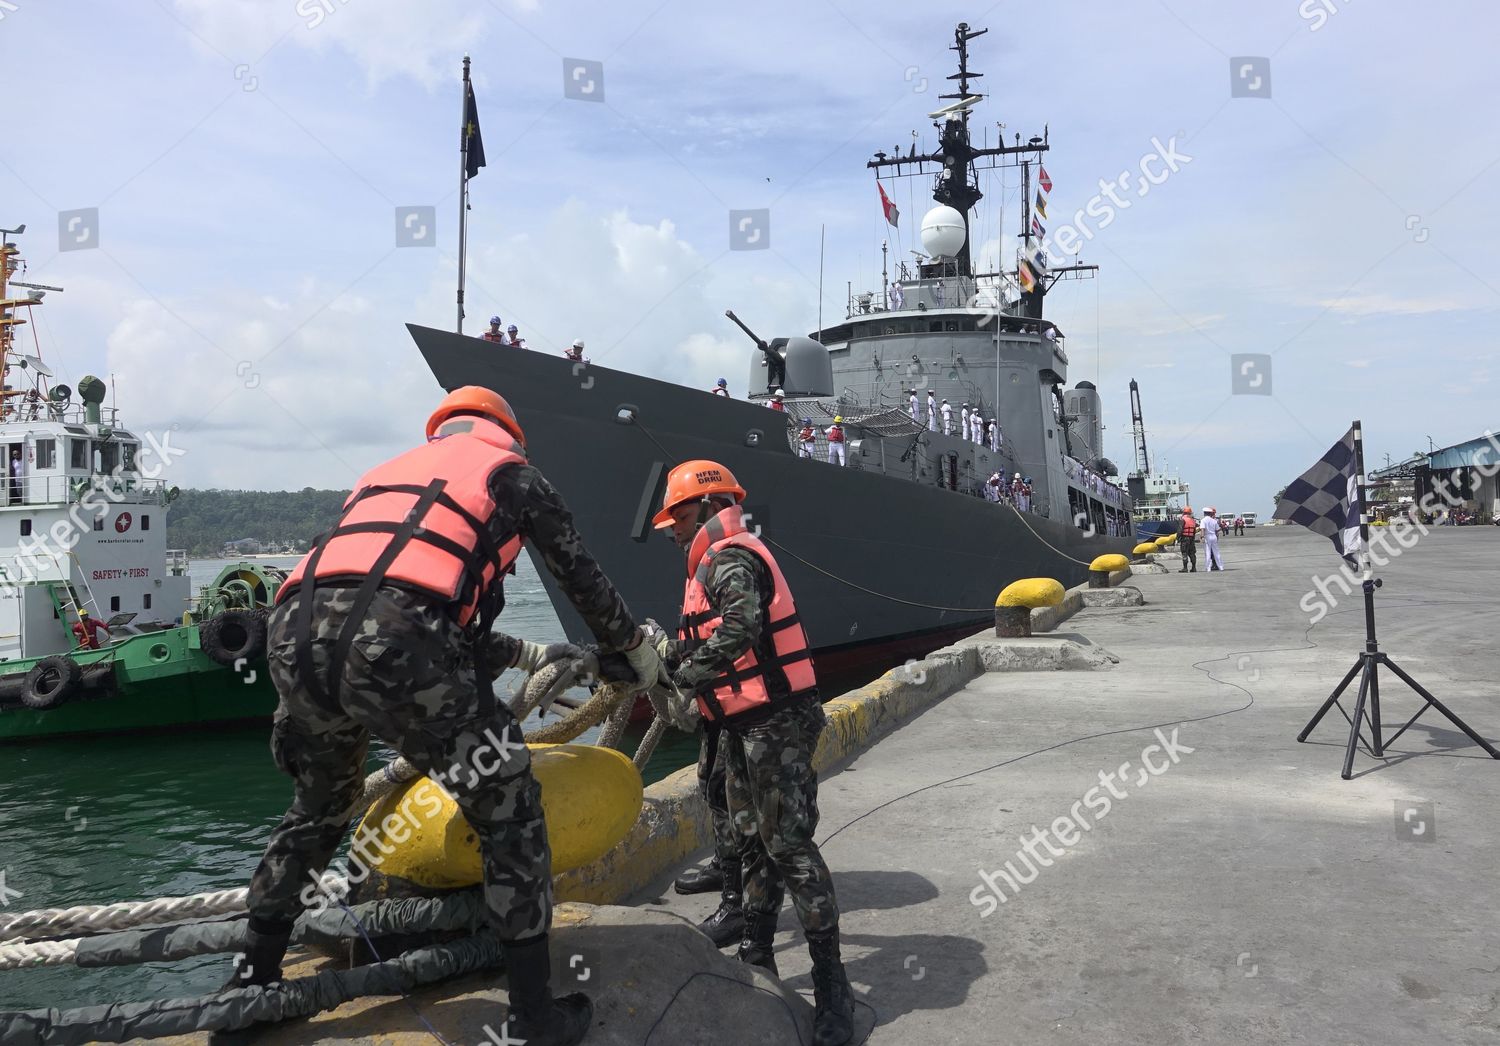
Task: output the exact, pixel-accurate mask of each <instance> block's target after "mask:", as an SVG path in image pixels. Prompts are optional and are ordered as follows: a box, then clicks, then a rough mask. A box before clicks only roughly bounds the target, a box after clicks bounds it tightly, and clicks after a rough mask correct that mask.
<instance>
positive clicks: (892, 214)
mask: <svg viewBox="0 0 1500 1046" xmlns="http://www.w3.org/2000/svg"><path fill="white" fill-rule="evenodd" d="M875 188H877V189H879V190H880V209H881V210H883V211H885V220H886V221H887V222H889V223H890V224H891V228H893V229H894V228H900V225H899V224H898V223H899V222H900V220H901V212H900V211H898V210H896V205H895V204H894V203H892V202H891V198H890V197H889V196H887V195H886V194H885V186H883V185H881V184H880V179H878V178H877V179H876V180H875Z"/></svg>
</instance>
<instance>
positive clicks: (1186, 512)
mask: <svg viewBox="0 0 1500 1046" xmlns="http://www.w3.org/2000/svg"><path fill="white" fill-rule="evenodd" d="M1182 514H1183V515H1184V516H1191V515H1192V514H1193V506H1191V505H1189V506H1188V507H1187V508H1185V509H1183V510H1182Z"/></svg>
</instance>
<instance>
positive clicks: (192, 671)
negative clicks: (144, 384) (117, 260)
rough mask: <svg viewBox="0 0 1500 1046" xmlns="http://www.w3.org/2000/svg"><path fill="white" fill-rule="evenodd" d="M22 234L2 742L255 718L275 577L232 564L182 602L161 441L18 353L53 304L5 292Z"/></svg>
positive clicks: (97, 394) (0, 652)
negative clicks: (24, 331) (36, 316)
mask: <svg viewBox="0 0 1500 1046" xmlns="http://www.w3.org/2000/svg"><path fill="white" fill-rule="evenodd" d="M25 228H26V227H25V226H24V225H22V226H20V227H19V228H17V229H10V230H0V234H3V236H0V349H3V361H4V362H3V368H0V370H3V379H0V460H3V462H4V465H5V473H4V475H3V476H0V742H13V741H22V740H30V739H35V738H41V737H58V736H65V735H73V734H117V733H121V732H127V731H137V730H155V729H171V728H178V727H183V726H187V725H204V724H210V723H225V722H234V721H239V720H253V719H264V718H267V717H269V716H270V714H271V712H272V711H273V709H274V707H275V693H274V689H273V688H272V687H271V685H270V679H269V673H268V672H267V671H266V666H265V656H264V654H265V634H266V628H265V617H266V615H267V614H268V613H269V607H270V605H271V602H272V601H273V600H274V599H275V596H276V592H277V589H278V588H279V587H280V584H281V582H282V581H283V580H284V579H285V575H284V574H283V573H282V572H281V571H279V570H276V569H275V568H269V567H263V566H258V565H254V564H249V563H240V564H233V565H230V566H228V567H226V568H225V569H224V570H222V571H221V572H220V573H219V576H218V577H217V578H216V579H215V580H214V581H213V582H212V583H211V584H209V585H207V586H204V588H203V589H202V591H201V592H200V594H199V596H198V598H197V600H196V604H195V601H193V600H192V599H190V578H189V576H188V558H187V554H186V553H185V552H184V551H183V550H181V549H168V548H167V547H166V543H167V512H168V511H169V507H170V505H171V503H172V501H173V499H174V498H175V497H176V496H177V488H176V487H168V486H167V485H166V483H165V482H164V481H163V480H161V479H160V478H159V477H160V474H161V472H162V471H163V466H164V465H165V464H166V463H167V462H166V460H165V459H167V458H169V457H170V456H171V451H172V448H171V447H170V440H164V441H160V442H158V441H157V440H156V438H155V436H154V434H150V435H148V436H147V438H146V441H145V445H144V446H143V444H142V440H141V439H140V438H139V437H137V436H136V435H135V434H134V433H133V432H131V431H130V430H129V429H127V428H125V427H124V426H123V425H122V424H121V422H120V419H119V417H118V416H117V414H116V411H115V410H114V408H113V407H108V408H107V407H104V406H103V401H104V397H105V391H106V389H105V385H104V382H102V381H101V380H99V379H98V378H96V377H93V376H92V375H89V376H85V377H84V378H83V379H82V380H81V381H80V382H79V383H78V391H77V399H78V400H79V402H74V392H73V390H72V389H69V388H68V387H67V386H66V385H63V384H60V383H55V382H52V381H51V378H52V372H51V370H50V369H49V368H48V366H47V365H46V363H44V362H43V360H42V356H41V352H40V348H39V347H38V348H37V349H36V350H35V354H34V355H28V354H24V353H22V352H20V351H19V350H18V349H17V345H16V342H17V338H16V335H17V331H18V328H20V327H22V326H23V325H25V324H27V323H28V322H29V320H30V319H31V318H32V315H33V310H35V309H36V308H38V307H40V305H41V304H42V299H43V297H44V295H45V294H46V293H48V292H56V291H60V290H61V288H58V287H46V286H43V285H39V284H32V283H22V282H19V281H15V280H11V278H10V277H11V276H12V274H14V273H16V272H17V271H18V270H20V271H24V270H23V268H22V265H23V263H22V262H21V259H20V251H19V248H18V247H17V246H16V245H15V244H14V243H12V242H11V237H12V236H13V235H18V234H20V233H22V232H24V231H25ZM13 295H16V296H13ZM23 314H24V315H23Z"/></svg>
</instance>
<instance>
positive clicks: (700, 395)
mask: <svg viewBox="0 0 1500 1046" xmlns="http://www.w3.org/2000/svg"><path fill="white" fill-rule="evenodd" d="M408 329H409V330H410V331H411V334H412V337H413V338H414V339H415V340H416V343H417V346H418V348H419V349H420V350H421V352H422V355H423V356H424V357H425V358H426V360H427V363H428V365H429V366H430V367H431V369H432V372H433V374H434V375H435V376H436V378H437V380H438V382H439V384H441V385H442V386H443V387H444V388H445V389H453V388H457V387H459V386H461V385H483V386H486V387H489V388H493V389H495V390H496V391H498V392H500V393H501V394H503V395H504V396H505V397H506V399H507V400H508V401H509V402H510V404H511V406H512V408H513V409H514V410H515V411H516V413H517V415H518V417H519V419H520V422H521V424H522V426H523V427H524V429H525V431H526V437H527V450H528V454H529V456H530V458H531V460H532V462H533V463H534V464H536V465H537V467H538V468H540V469H541V470H542V471H543V472H544V473H545V474H546V475H547V477H548V478H549V479H550V480H551V481H552V482H553V484H554V485H556V487H557V488H558V490H559V491H561V492H562V495H563V497H564V498H565V499H566V500H567V503H568V506H569V508H570V509H571V510H572V512H573V514H574V516H575V520H576V523H577V526H578V529H579V532H580V533H581V534H582V535H583V538H584V540H585V542H586V543H587V544H588V547H589V550H590V551H591V552H592V553H593V554H594V556H595V557H596V558H597V559H598V561H599V563H600V565H601V566H602V567H603V569H604V571H605V573H606V574H607V575H608V576H609V577H610V579H611V580H612V581H613V582H614V584H615V586H616V587H617V588H618V589H619V590H620V592H621V593H622V594H623V595H624V597H625V599H626V601H627V602H628V603H629V605H630V608H631V610H632V612H633V613H634V614H635V615H636V616H637V617H638V618H645V617H648V616H649V617H653V618H655V619H656V620H658V621H660V622H662V623H663V624H664V625H667V626H668V627H669V628H670V627H672V626H673V625H674V624H675V622H676V619H677V615H678V612H679V609H680V606H681V596H682V584H683V576H684V575H683V556H682V553H681V552H680V551H679V550H678V549H677V548H676V546H675V545H674V544H673V543H672V542H671V541H670V540H669V539H668V538H666V537H663V536H662V535H661V534H660V533H658V532H655V531H654V530H652V528H651V525H650V517H651V514H652V513H653V512H655V511H656V509H657V508H658V507H659V506H660V498H661V490H662V484H663V482H664V480H665V475H666V472H667V470H669V469H670V468H671V467H672V466H673V465H676V464H677V463H679V462H681V461H684V460H688V459H691V458H711V459H714V460H716V461H720V462H722V463H723V464H725V465H727V466H728V467H729V468H730V469H732V470H733V471H734V473H735V476H736V477H737V478H738V479H739V481H740V483H741V484H742V485H743V486H744V487H745V489H746V490H747V491H748V492H749V496H748V497H747V499H746V502H745V508H746V511H747V513H748V518H749V519H750V520H751V525H752V528H753V527H755V526H759V527H760V533H761V537H762V538H763V539H764V540H766V541H768V542H770V543H771V545H772V547H773V549H775V551H776V553H777V560H778V562H779V563H780V565H781V568H782V570H783V571H784V573H785V574H786V577H787V580H788V583H789V584H790V585H791V587H792V590H793V591H794V592H795V593H796V596H797V605H798V609H799V612H800V613H801V615H802V620H803V623H804V626H805V627H806V629H807V633H808V637H809V640H810V641H811V644H812V647H813V650H814V654H815V657H816V663H817V666H818V669H819V671H820V673H822V674H823V675H825V676H828V675H839V676H843V675H846V674H848V673H854V672H861V671H869V670H872V669H876V668H881V667H887V666H889V665H890V664H892V663H899V662H900V660H901V659H903V658H907V657H918V656H920V655H921V654H923V653H925V652H927V651H930V650H934V649H936V648H937V647H940V646H943V645H946V644H947V643H949V642H952V641H953V640H954V639H956V638H958V637H960V636H964V635H970V634H972V633H974V632H975V631H977V630H979V629H981V628H983V627H985V626H986V625H987V624H990V623H991V622H992V621H993V616H994V615H993V607H994V603H995V597H996V595H997V594H998V593H999V592H1000V590H1001V589H1003V588H1004V587H1005V586H1006V585H1008V584H1009V583H1010V582H1012V581H1014V580H1016V579H1018V578H1025V577H1050V578H1056V579H1057V580H1059V581H1061V582H1062V583H1063V584H1064V585H1065V586H1071V585H1074V584H1078V583H1080V582H1081V581H1083V580H1085V579H1086V577H1087V572H1088V566H1087V564H1088V562H1089V561H1090V560H1091V559H1093V557H1095V556H1097V555H1100V554H1101V553H1104V552H1127V553H1128V552H1129V550H1130V548H1131V545H1132V542H1131V541H1130V540H1129V539H1126V538H1110V537H1104V536H1089V535H1087V534H1085V533H1084V532H1083V531H1081V530H1079V529H1078V528H1076V527H1074V526H1071V525H1068V524H1065V523H1059V522H1056V521H1053V520H1050V519H1046V518H1043V517H1042V516H1039V515H1036V514H1031V513H1027V514H1024V515H1023V514H1021V513H1017V512H1016V511H1014V510H1013V509H1011V508H1009V507H1007V506H1003V505H998V504H994V503H991V502H988V501H985V500H983V499H980V498H976V497H972V496H969V495H966V494H961V493H957V492H954V491H950V490H945V489H942V488H939V487H936V486H929V485H925V484H919V483H915V482H912V481H910V480H906V479H902V478H898V477H896V476H890V475H882V474H879V473H873V472H866V471H861V470H858V469H855V468H840V467H837V466H833V465H829V464H827V463H826V462H822V461H815V460H805V459H799V458H797V457H796V456H795V455H794V454H793V452H792V451H791V449H790V447H789V446H788V443H787V440H786V438H785V433H784V428H785V422H784V420H783V416H782V415H780V414H777V413H775V412H772V411H769V410H767V409H766V408H764V407H761V406H759V405H756V404H751V403H746V402H743V401H738V400H728V399H724V398H722V397H715V396H712V395H709V394H708V393H706V392H700V391H698V390H696V389H690V388H686V387H683V386H681V385H675V384H672V383H670V382H664V381H657V380H655V379H651V378H645V377H641V376H639V375H636V374H631V373H627V372H625V371H619V370H612V369H610V368H607V367H602V366H597V365H589V366H583V365H575V364H572V363H570V362H569V361H567V360H566V359H563V358H561V357H560V356H556V357H555V356H549V355H545V354H543V353H540V352H531V351H524V350H512V349H503V348H499V347H497V346H495V345H492V344H490V343H488V342H485V341H483V340H481V339H477V338H470V337H465V336H461V335H457V334H454V333H452V332H449V331H438V330H433V329H430V328H425V327H418V326H415V325H408ZM622 407H628V408H630V409H631V410H633V412H634V414H635V417H636V418H637V422H636V423H634V424H621V423H620V422H619V421H618V420H617V415H618V413H619V412H620V410H621V408H622ZM751 444H753V445H751ZM538 566H539V568H540V564H538ZM538 572H539V573H540V574H541V576H542V578H543V579H544V581H545V582H546V584H547V591H548V594H549V596H550V598H551V600H552V604H553V606H554V607H555V608H556V610H557V614H558V617H559V618H560V619H561V621H562V624H563V628H564V629H565V631H566V632H567V634H568V636H569V637H570V638H571V639H573V640H576V641H584V642H586V641H589V640H590V639H591V636H590V635H589V633H588V630H587V629H586V627H585V626H584V624H583V621H582V619H581V618H579V616H578V615H577V614H576V612H574V610H573V608H572V606H571V604H569V602H568V600H567V598H566V596H564V595H563V594H562V593H561V592H560V591H559V590H558V589H557V588H556V586H555V585H553V584H552V582H551V578H550V577H549V576H548V574H547V573H546V571H545V570H544V569H539V570H538Z"/></svg>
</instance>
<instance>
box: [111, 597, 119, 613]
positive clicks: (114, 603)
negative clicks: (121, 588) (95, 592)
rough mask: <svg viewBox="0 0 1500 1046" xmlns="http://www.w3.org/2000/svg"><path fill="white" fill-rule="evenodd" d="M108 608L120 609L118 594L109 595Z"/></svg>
mask: <svg viewBox="0 0 1500 1046" xmlns="http://www.w3.org/2000/svg"><path fill="white" fill-rule="evenodd" d="M109 609H111V610H119V609H120V597H119V596H110V597H109Z"/></svg>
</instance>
